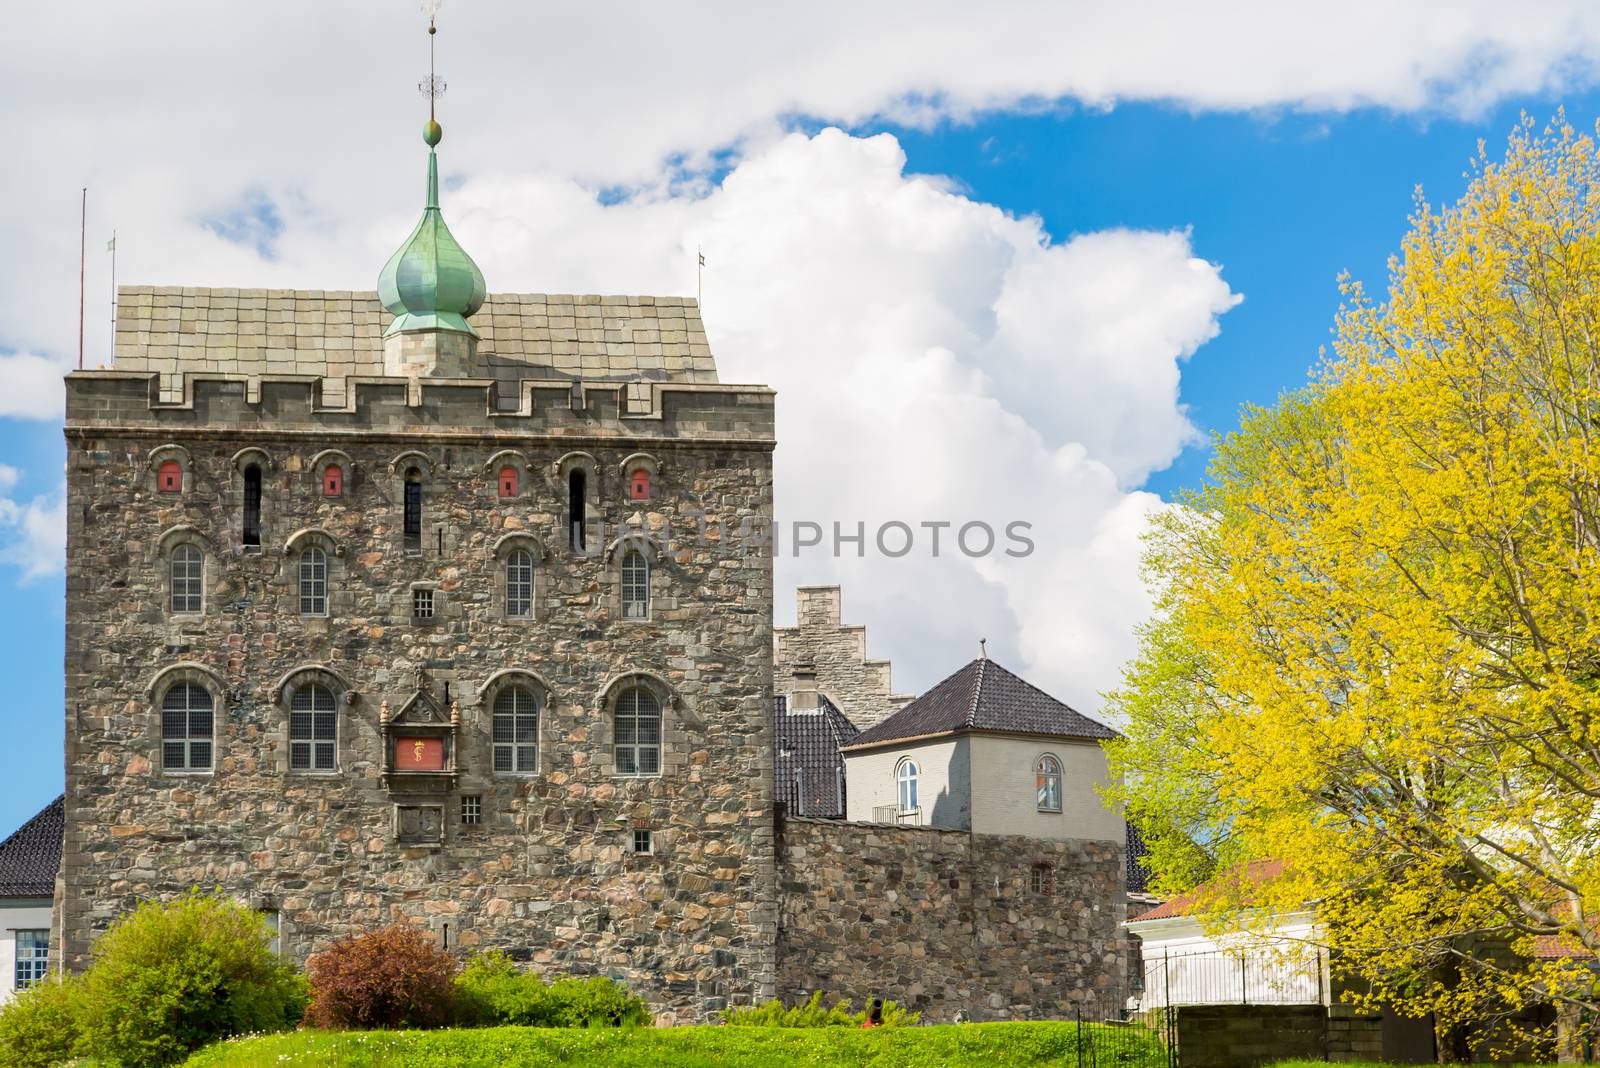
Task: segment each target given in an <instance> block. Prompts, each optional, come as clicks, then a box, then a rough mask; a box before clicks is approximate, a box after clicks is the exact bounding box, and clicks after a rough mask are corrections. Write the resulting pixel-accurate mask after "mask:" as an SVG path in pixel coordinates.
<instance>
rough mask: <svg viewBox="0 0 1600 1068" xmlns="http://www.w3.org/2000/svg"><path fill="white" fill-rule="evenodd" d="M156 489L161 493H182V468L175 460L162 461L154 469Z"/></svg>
mask: <svg viewBox="0 0 1600 1068" xmlns="http://www.w3.org/2000/svg"><path fill="white" fill-rule="evenodd" d="M156 488H157V489H159V490H160V491H161V492H162V493H182V492H183V467H182V466H181V465H180V464H179V463H178V461H176V460H163V461H161V466H160V467H159V468H157V469H156Z"/></svg>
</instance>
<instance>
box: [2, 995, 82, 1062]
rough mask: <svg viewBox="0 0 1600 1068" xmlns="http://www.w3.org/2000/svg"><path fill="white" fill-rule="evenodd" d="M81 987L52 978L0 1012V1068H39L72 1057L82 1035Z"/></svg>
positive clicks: (16, 999) (18, 997)
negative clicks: (37, 1067)
mask: <svg viewBox="0 0 1600 1068" xmlns="http://www.w3.org/2000/svg"><path fill="white" fill-rule="evenodd" d="M81 985H82V984H81V983H80V982H79V981H78V980H77V979H65V980H62V979H56V978H54V977H52V978H49V979H46V980H45V981H44V982H41V983H35V984H34V985H33V986H31V987H29V988H28V989H27V990H24V991H22V992H21V993H19V994H18V995H17V996H16V997H15V998H13V999H12V1000H11V1001H10V1002H8V1003H7V1004H6V1005H5V1006H4V1007H3V1008H0V1068H35V1066H41V1068H42V1066H43V1065H48V1064H55V1063H57V1062H59V1061H65V1060H69V1059H70V1058H71V1057H72V1051H73V1049H74V1047H75V1046H77V1044H78V1040H79V1038H80V1036H81V1035H82V1030H81V1027H80V1020H81V1017H82V1015H83V997H82V994H81V990H80V988H81Z"/></svg>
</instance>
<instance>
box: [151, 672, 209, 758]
mask: <svg viewBox="0 0 1600 1068" xmlns="http://www.w3.org/2000/svg"><path fill="white" fill-rule="evenodd" d="M215 719H216V717H215V716H214V715H213V712H212V704H211V691H210V690H207V689H206V688H205V687H204V686H197V685H195V684H194V683H192V682H180V683H178V685H176V686H174V687H173V688H172V689H170V690H168V691H167V696H166V697H165V698H164V699H163V700H162V702H161V767H162V768H163V769H164V770H166V771H210V770H211V748H212V740H213V735H212V731H213V728H214V724H215Z"/></svg>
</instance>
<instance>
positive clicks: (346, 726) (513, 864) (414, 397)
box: [57, 372, 776, 1021]
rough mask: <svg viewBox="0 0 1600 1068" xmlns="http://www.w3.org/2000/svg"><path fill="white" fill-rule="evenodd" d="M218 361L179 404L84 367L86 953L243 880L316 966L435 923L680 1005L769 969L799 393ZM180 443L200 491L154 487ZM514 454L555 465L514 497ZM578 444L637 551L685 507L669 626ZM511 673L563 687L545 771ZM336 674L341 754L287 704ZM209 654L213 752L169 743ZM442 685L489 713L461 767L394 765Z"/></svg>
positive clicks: (75, 596)
mask: <svg viewBox="0 0 1600 1068" xmlns="http://www.w3.org/2000/svg"><path fill="white" fill-rule="evenodd" d="M189 377H190V380H189V381H188V382H187V383H186V384H185V395H186V397H187V398H188V401H187V403H185V404H179V405H161V404H159V403H156V404H153V403H152V401H153V400H154V399H155V398H157V397H158V393H157V391H156V389H155V386H154V383H153V382H152V381H151V378H152V376H138V375H130V374H118V373H115V372H104V373H95V372H89V373H79V374H75V375H72V376H70V377H69V380H68V422H67V444H68V550H67V561H68V563H67V651H66V686H67V693H66V698H67V701H66V717H67V722H66V726H67V732H66V733H67V793H66V797H67V801H66V804H67V813H66V815H67V834H66V842H65V851H64V857H63V879H62V881H61V885H62V889H61V890H60V899H59V900H58V902H57V916H58V925H59V935H58V937H59V938H60V940H61V943H62V946H61V948H62V950H63V955H62V958H61V959H63V960H64V961H65V962H66V963H67V965H68V967H72V968H75V967H79V966H81V964H82V963H83V961H84V957H85V953H86V951H87V950H88V947H89V944H90V942H91V941H92V939H93V938H94V937H95V935H96V934H97V933H99V932H100V931H102V930H104V929H105V927H106V926H107V924H108V923H109V922H110V921H111V920H112V919H113V918H114V917H115V916H116V915H117V914H119V913H120V912H122V911H124V910H127V909H129V908H131V907H133V906H134V905H136V904H138V903H139V902H141V901H146V900H150V899H160V898H170V897H172V896H174V895H177V894H181V893H183V892H185V891H187V890H188V889H190V888H191V887H196V886H200V887H212V886H219V887H221V888H222V889H223V890H224V891H225V892H227V893H230V894H233V895H237V896H238V897H239V898H241V899H243V900H246V901H248V902H250V903H252V904H253V905H255V906H256V907H260V908H266V909H272V910H275V911H277V912H278V913H279V916H280V922H281V925H282V931H283V938H282V944H283V949H284V952H285V953H287V954H289V955H291V956H293V957H294V958H297V959H300V960H303V959H304V958H305V957H306V956H308V955H309V954H310V953H313V952H315V951H317V950H318V949H320V948H322V947H325V946H326V945H328V944H329V942H330V941H332V940H333V939H336V938H338V937H341V936H344V935H347V934H350V933H353V932H358V931H363V930H370V929H373V928H376V927H379V926H381V925H385V924H388V923H391V922H396V921H402V922H410V923H415V924H418V925H423V926H426V927H428V928H430V929H432V930H434V931H436V932H437V933H438V936H439V937H440V938H441V939H444V938H445V937H446V931H445V928H446V925H448V938H449V942H450V945H451V946H452V947H456V946H461V947H500V948H505V949H508V950H511V951H513V953H514V954H515V955H517V956H519V957H521V958H523V959H527V960H531V961H532V962H533V963H534V964H536V965H538V966H540V967H541V968H544V969H546V970H549V971H553V972H558V973H577V974H606V975H611V976H615V977H617V978H620V979H623V980H625V981H626V982H627V983H628V984H629V985H630V986H632V987H633V988H634V989H635V990H638V991H639V992H640V993H642V994H644V995H645V996H646V997H647V998H648V999H649V1000H650V1001H651V1002H652V1003H653V1004H654V1006H655V1007H656V1008H657V1010H658V1011H660V1012H661V1013H663V1014H664V1019H665V1020H667V1021H674V1020H676V1021H686V1020H698V1019H704V1018H707V1017H708V1016H709V1015H711V1014H713V1013H715V1012H716V1011H717V1010H719V1009H721V1008H722V1007H723V1006H724V1005H726V1004H727V1003H729V1002H749V1001H750V1000H752V999H753V998H757V997H761V996H766V995H770V993H771V992H772V990H773V969H774V939H775V930H776V909H775V904H774V902H775V900H776V893H775V886H774V866H773V865H774V861H773V842H772V823H771V796H772V795H771V790H772V787H771V776H772V758H771V753H772V744H771V737H770V723H771V718H770V714H769V708H770V702H771V690H772V683H771V660H770V657H771V649H772V644H771V633H770V627H771V618H772V587H771V581H772V580H771V561H770V556H769V554H768V553H766V552H765V551H764V548H763V547H762V546H759V545H742V544H739V543H737V542H736V540H735V539H734V538H732V537H731V536H730V534H731V530H732V527H733V526H734V525H735V524H737V523H738V522H740V521H741V520H748V521H750V522H751V523H752V524H753V525H754V527H755V528H756V529H758V530H763V531H764V530H766V529H767V524H769V523H770V520H771V516H772V477H771V471H772V468H771V452H770V450H771V438H772V396H771V394H770V392H768V391H764V390H761V389H759V388H756V387H752V388H750V389H748V390H743V391H739V390H734V389H732V388H731V387H716V386H711V387H695V388H688V387H685V388H684V389H681V390H679V391H678V392H671V391H666V392H662V393H659V394H657V395H656V396H655V398H654V400H653V401H652V402H651V404H652V405H653V410H649V411H646V412H645V413H644V414H643V415H642V416H641V417H640V418H638V419H636V420H635V419H628V418H625V417H624V415H623V413H622V412H620V411H619V409H618V407H617V406H618V405H619V404H621V403H622V401H621V400H620V399H613V398H614V397H616V396H617V392H616V391H615V390H613V391H610V392H605V391H590V392H589V393H588V394H587V395H586V396H583V399H584V401H585V403H584V404H582V405H579V404H576V403H573V404H569V403H568V399H569V394H570V395H571V396H572V397H573V398H579V397H580V396H582V395H580V394H579V393H578V392H577V391H570V390H569V389H568V387H567V386H566V385H565V384H562V385H561V387H560V391H559V393H558V394H555V395H554V396H552V397H546V396H544V395H543V394H537V393H535V394H529V395H525V396H524V398H523V399H524V412H523V414H522V415H520V416H517V415H507V414H505V413H502V412H497V411H495V405H494V404H493V400H494V394H493V388H492V387H486V386H484V385H483V384H482V383H478V384H476V385H473V384H460V383H449V382H444V383H431V382H425V383H422V384H421V386H420V387H419V386H418V385H417V384H416V383H411V384H410V385H407V384H406V383H405V382H403V381H401V382H387V383H382V382H380V383H366V384H363V383H356V384H355V387H354V389H353V390H352V392H351V394H350V396H349V397H348V399H347V403H342V404H341V407H340V408H339V409H337V410H331V409H323V408H321V407H319V406H318V404H317V399H316V398H317V393H316V386H315V384H314V383H310V382H307V381H304V380H300V381H296V380H274V379H271V378H270V377H269V378H268V379H266V380H263V381H260V382H259V383H256V382H251V383H246V382H244V381H239V380H229V379H225V378H223V377H221V376H217V377H215V378H214V380H210V381H208V380H206V379H205V378H204V377H202V376H189ZM168 446H175V448H169V447H168ZM245 449H252V450H259V451H258V452H253V453H243V454H241V450H245ZM330 449H332V450H337V451H338V454H339V456H341V457H342V459H340V460H339V462H340V463H341V464H342V465H343V466H344V476H345V487H344V495H343V496H340V497H334V498H327V497H324V496H323V495H322V494H321V492H320V468H321V465H322V463H325V462H327V458H328V455H329V454H327V453H326V452H325V450H330ZM506 450H510V451H509V452H507V451H506ZM639 452H646V453H648V454H649V455H650V456H651V457H652V458H653V462H654V463H655V464H656V465H657V468H656V475H655V478H654V480H653V487H652V489H653V493H652V499H651V500H650V501H649V502H647V503H644V504H638V503H635V502H631V501H628V500H626V499H625V489H624V477H623V471H624V462H625V460H626V459H627V458H628V457H630V456H633V455H634V454H636V453H639ZM163 457H179V458H181V462H182V464H183V468H184V476H183V477H184V488H183V492H182V493H181V494H179V495H176V496H173V495H166V494H161V493H158V492H157V491H156V487H155V468H156V466H157V463H158V461H159V460H160V459H161V458H163ZM250 462H254V463H258V464H260V465H261V466H263V467H264V468H265V478H264V491H263V505H262V538H261V541H262V544H261V547H260V551H259V552H247V551H245V549H244V547H243V546H241V544H240V540H241V539H240V512H241V499H242V492H243V491H242V475H241V468H242V467H243V466H244V465H245V464H246V463H250ZM507 464H510V465H512V466H515V467H517V468H518V470H519V471H520V473H521V486H520V492H519V494H518V496H516V497H515V498H511V499H502V498H500V497H498V496H497V493H496V473H497V470H498V469H499V468H500V467H502V466H504V465H507ZM574 464H577V465H583V466H586V467H588V468H589V469H590V472H591V475H590V485H589V497H590V511H591V515H592V516H593V517H595V518H598V519H601V520H604V521H605V523H606V524H607V530H606V532H605V534H604V535H603V541H604V542H610V541H611V540H612V539H613V538H614V537H615V536H616V529H617V527H618V525H619V524H622V523H625V522H627V523H634V524H637V525H638V526H639V527H642V528H646V529H648V530H649V532H650V534H651V537H652V539H653V545H654V549H653V550H652V551H653V552H654V553H655V556H656V563H655V566H654V568H653V571H652V579H651V591H652V612H651V618H650V619H649V620H647V621H632V620H623V619H621V618H620V612H619V610H618V602H619V580H618V567H617V563H616V557H615V555H606V554H604V553H597V554H592V555H585V554H580V553H577V552H575V551H573V550H571V549H570V548H569V547H568V545H567V541H566V534H565V530H564V525H565V524H564V511H565V508H566V499H567V496H566V495H567V486H566V481H565V471H566V470H567V469H568V468H569V467H570V466H572V465H574ZM411 466H418V467H420V468H421V470H422V471H423V476H424V477H423V492H424V505H423V536H422V548H421V552H420V553H415V554H412V553H407V552H406V551H405V550H404V547H403V539H402V529H401V526H402V524H401V514H402V480H403V476H404V470H405V469H406V468H408V467H411ZM701 512H703V513H707V514H708V515H709V519H708V520H707V523H708V527H707V529H706V531H705V534H704V538H703V539H702V538H701V537H700V536H699V535H700V533H701V532H700V529H699V528H700V524H701V519H700V517H699V516H698V515H697V514H696V513H701ZM513 534H518V535H520V534H528V535H531V536H532V538H533V539H535V540H534V541H532V542H516V541H515V539H513V542H512V543H514V544H519V545H530V546H532V547H533V548H534V549H535V554H536V556H538V557H539V560H538V563H537V565H536V579H535V618H533V619H532V620H530V621H523V620H515V619H508V618H506V616H505V613H504V603H505V601H504V590H503V585H502V582H503V579H502V575H503V571H502V565H501V558H500V555H499V553H498V552H497V546H500V547H502V548H503V547H504V546H505V545H506V544H508V543H506V542H505V541H503V540H502V539H504V538H505V537H506V536H507V535H513ZM600 541H602V539H601V538H596V539H595V542H600ZM184 542H188V543H192V544H196V545H198V546H200V547H201V549H202V551H203V553H204V559H205V580H204V581H205V607H204V611H203V613H201V614H199V615H197V616H185V617H175V616H173V615H172V614H171V613H170V612H169V611H168V610H167V609H168V607H169V602H168V600H167V558H168V556H167V554H168V553H169V552H170V551H171V549H172V547H173V546H174V545H176V544H179V543H184ZM306 544H318V545H325V546H326V547H327V549H328V553H327V556H328V564H329V601H330V613H329V617H328V618H326V619H320V618H305V617H302V616H301V615H300V613H299V602H298V585H297V572H296V566H295V565H296V556H297V553H298V551H299V547H300V546H302V545H306ZM418 584H421V585H422V586H424V587H428V588H432V589H434V590H435V594H436V596H437V598H438V605H437V609H438V611H437V616H436V618H434V619H433V620H427V621H417V620H413V619H412V614H411V596H412V589H413V587H414V586H416V585H418ZM507 669H512V670H514V671H517V672H524V673H526V674H524V675H520V676H505V675H499V674H497V673H500V672H503V671H506V670H507ZM296 672H301V673H300V674H298V675H297V674H295V673H296ZM512 678H517V679H521V680H522V681H523V682H524V683H525V684H526V685H529V686H530V687H532V688H533V689H534V690H535V691H537V692H538V694H539V696H540V699H541V700H540V704H541V707H540V721H539V745H540V754H539V764H538V768H537V772H536V773H534V774H526V775H507V774H496V773H495V772H494V771H493V770H492V767H493V764H492V760H491V744H490V742H491V738H490V727H491V720H492V716H491V708H492V700H493V696H494V694H495V693H496V692H497V687H498V686H499V685H501V684H504V683H506V682H507V681H509V680H510V679H512ZM633 678H637V679H638V680H640V681H641V682H643V683H644V684H646V685H649V686H652V687H654V688H656V689H657V690H658V692H661V693H662V694H663V695H664V696H665V697H666V704H665V708H664V723H663V727H664V735H665V737H664V753H663V765H664V767H663V771H662V774H661V775H660V776H659V777H649V778H630V777H625V776H620V775H618V774H616V773H615V769H614V767H613V763H612V748H611V747H612V741H613V739H612V722H613V717H612V713H613V707H612V702H613V701H614V700H615V696H616V694H617V693H618V692H619V690H620V687H621V685H624V684H626V683H627V681H628V680H629V679H633ZM308 679H317V680H319V681H322V682H324V683H325V684H327V685H329V686H330V687H332V688H334V689H335V690H336V691H337V692H338V696H339V705H338V738H337V753H338V769H337V771H336V772H334V773H323V774H310V773H306V772H302V771H291V770H289V767H288V758H287V753H288V718H289V717H288V711H287V704H288V702H289V700H290V695H291V694H292V692H293V690H294V689H295V687H296V686H297V685H299V684H300V683H301V682H304V681H306V680H308ZM177 680H186V681H193V682H196V683H198V684H200V685H203V686H205V687H206V688H207V689H208V690H210V691H212V692H213V694H214V697H215V701H216V710H217V714H216V723H217V726H216V756H215V761H214V765H213V767H214V770H213V771H211V772H209V773H203V774H196V773H189V774H184V773H176V772H170V771H163V770H162V761H161V715H160V703H161V700H162V695H163V693H164V692H165V689H166V688H167V685H168V684H169V683H171V682H173V681H177ZM418 693H421V694H423V695H424V696H425V697H426V698H427V699H428V700H430V701H432V702H434V703H435V704H436V705H437V706H438V707H439V708H441V709H450V708H452V707H454V708H456V709H458V710H459V714H460V717H461V726H460V733H459V738H458V744H459V763H460V765H461V768H460V771H459V782H458V783H457V784H455V785H454V786H453V787H452V786H448V785H447V786H442V787H437V788H435V787H431V786H427V787H425V786H423V785H421V784H420V783H418V784H406V783H401V784H400V785H398V786H391V785H390V784H388V783H386V779H385V776H384V774H383V769H382V766H383V757H384V754H383V752H382V748H381V745H380V717H381V716H382V714H383V710H384V709H385V707H387V709H388V710H389V712H390V713H391V714H396V713H398V712H399V711H400V710H401V709H402V708H403V707H404V706H405V704H406V703H407V702H408V701H410V700H412V699H414V698H415V697H416V696H417V694H418ZM463 795H471V796H476V797H480V798H481V801H482V822H481V824H479V825H476V826H471V825H467V824H465V823H463V821H462V819H461V818H460V806H459V802H460V798H461V797H462V796H463ZM419 801H421V802H427V803H438V804H440V805H442V806H443V818H444V825H445V832H444V841H443V843H442V844H441V845H432V846H428V845H403V844H400V843H399V842H398V841H397V840H396V824H397V821H398V820H399V819H400V815H399V813H398V812H397V809H396V805H397V803H399V802H406V803H408V804H411V803H416V802H419ZM635 829H649V830H651V831H652V832H653V833H654V839H655V852H654V854H650V855H646V854H638V853H634V852H632V851H631V849H630V846H631V843H632V832H633V831H634V830H635Z"/></svg>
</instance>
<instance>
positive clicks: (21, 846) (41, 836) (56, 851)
mask: <svg viewBox="0 0 1600 1068" xmlns="http://www.w3.org/2000/svg"><path fill="white" fill-rule="evenodd" d="M65 800H66V798H65V797H64V796H63V797H58V798H56V799H55V800H54V801H52V802H50V803H49V804H48V805H46V806H45V807H44V809H43V810H42V811H40V813H39V814H38V815H37V816H34V817H33V819H31V820H29V821H28V822H27V823H24V824H23V825H22V826H21V827H19V828H17V830H16V833H14V834H13V835H12V836H11V837H10V838H7V839H6V840H5V841H4V842H0V897H49V896H51V895H52V894H54V893H55V892H56V869H57V868H59V867H60V866H61V835H62V831H63V830H64V828H65V826H66V821H65V819H64V817H63V815H62V813H63V811H64V804H63V803H64V802H65Z"/></svg>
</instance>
